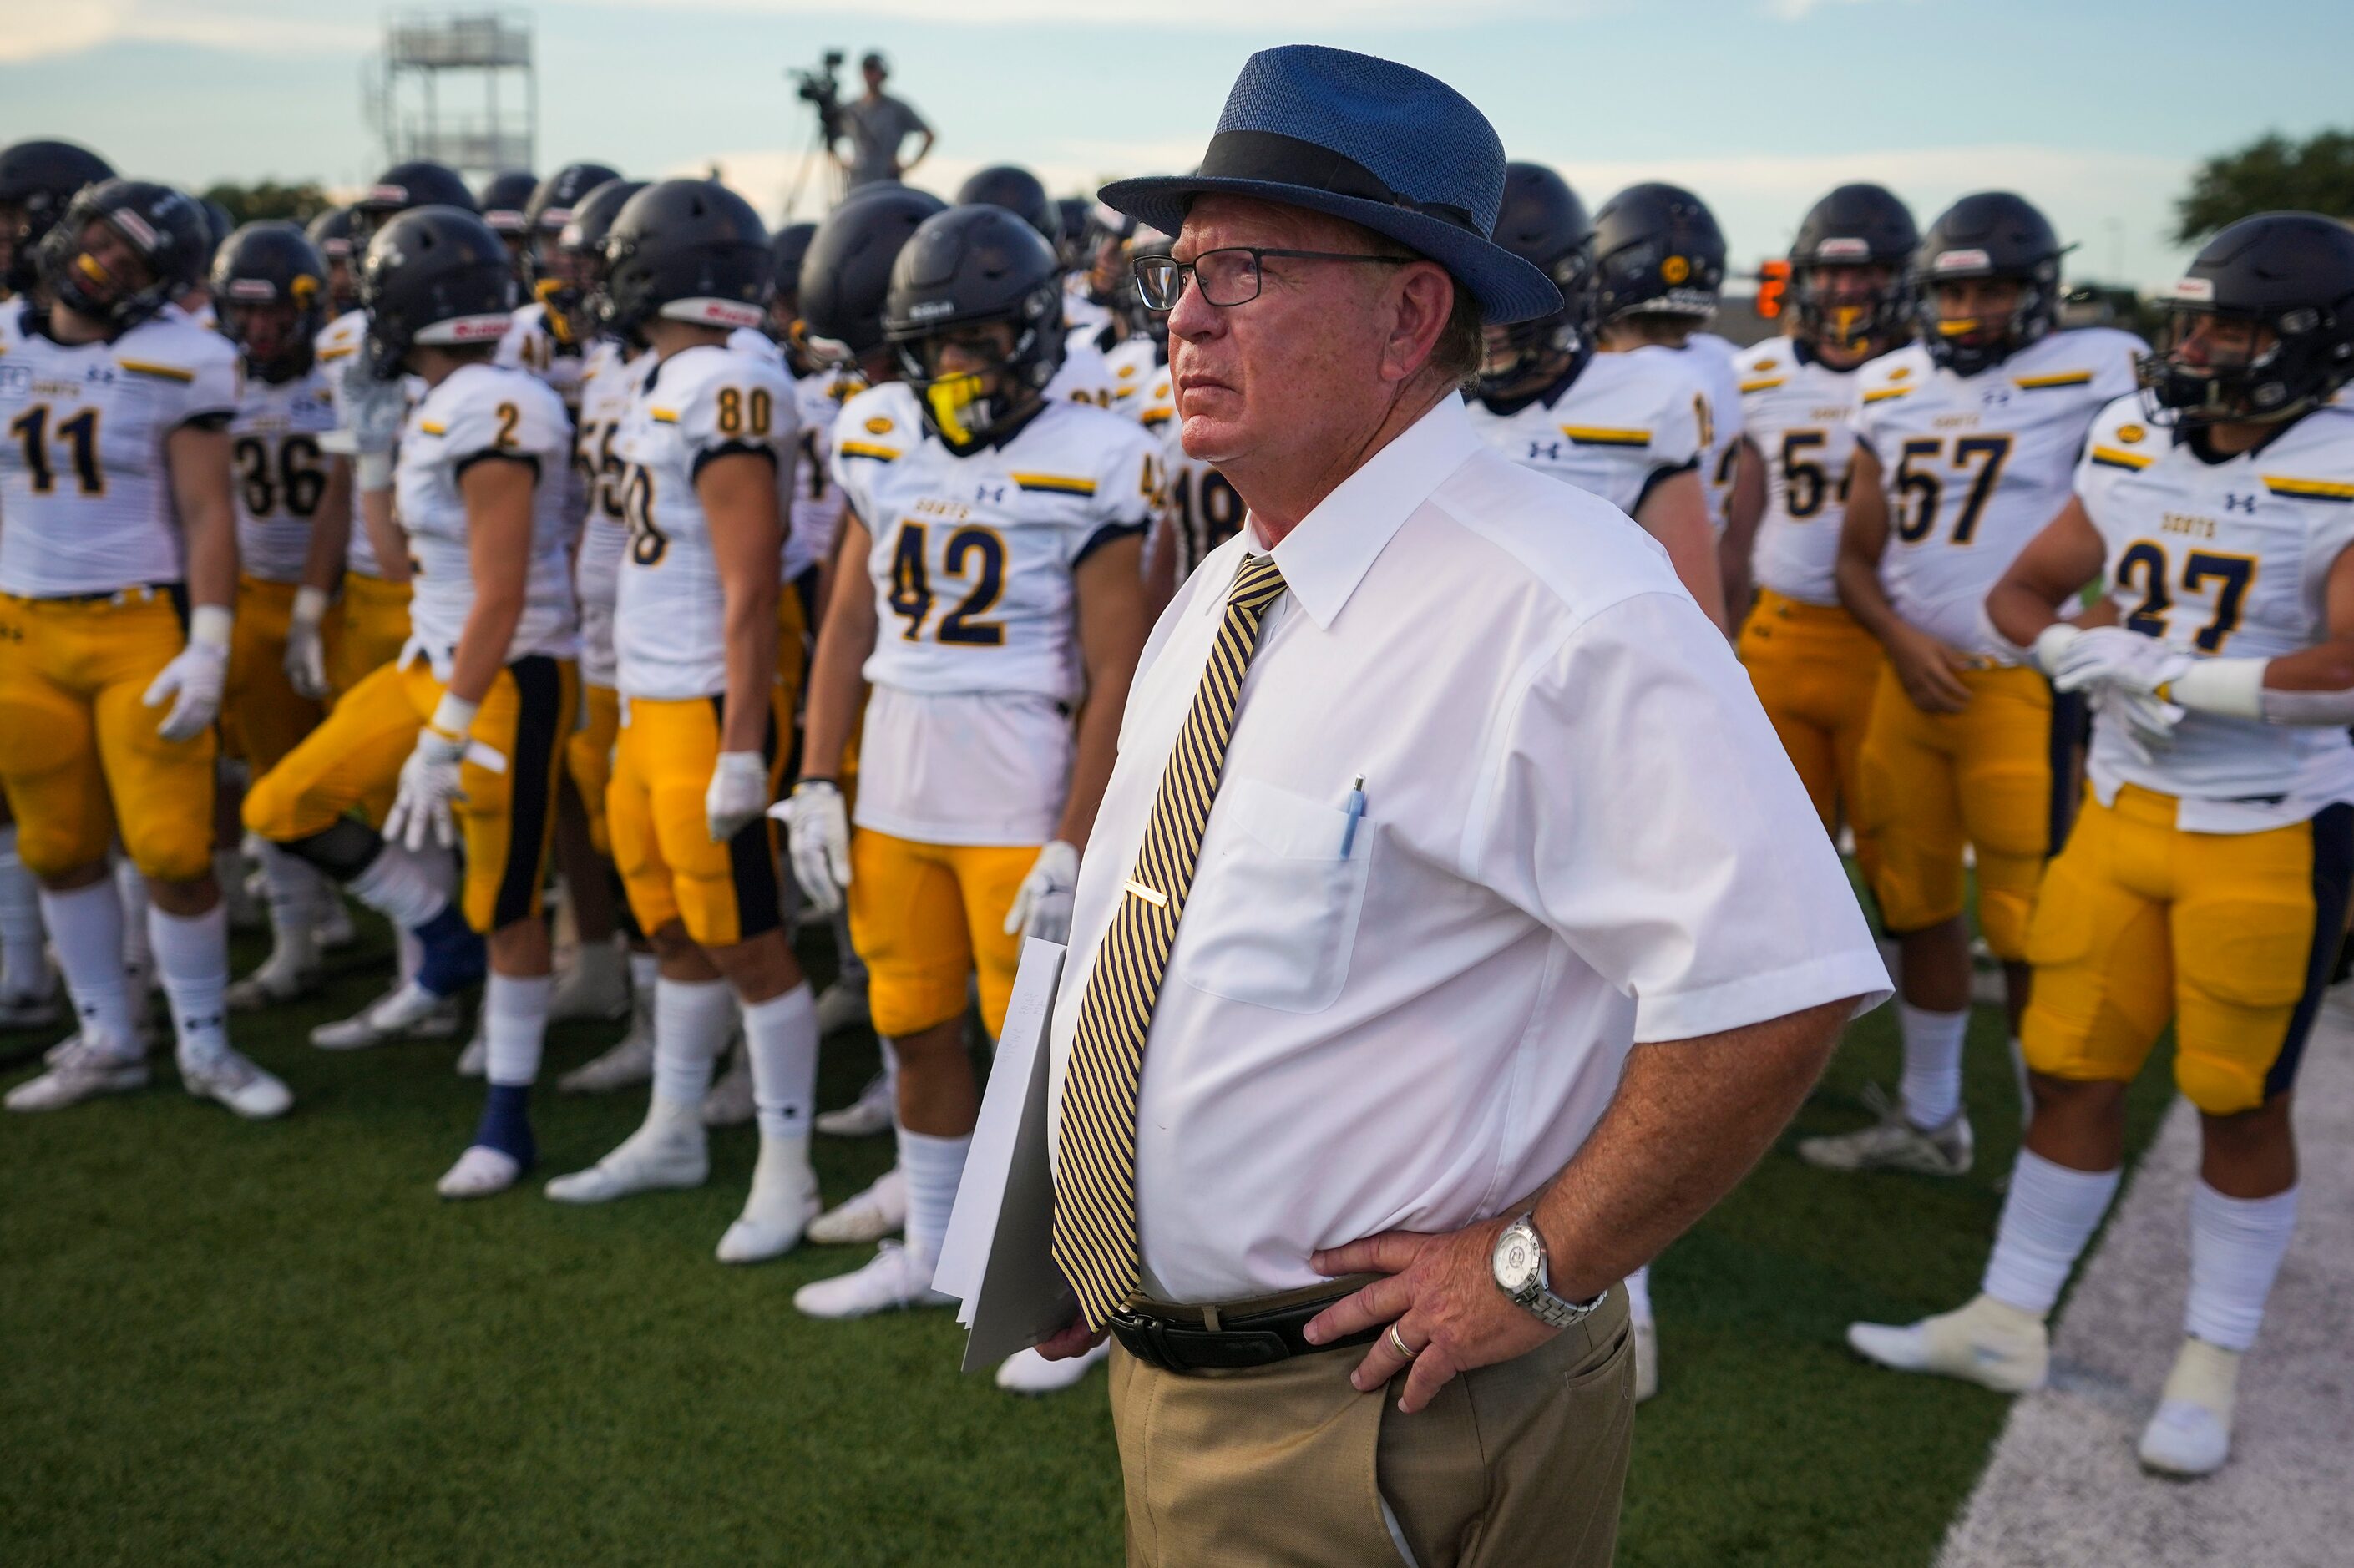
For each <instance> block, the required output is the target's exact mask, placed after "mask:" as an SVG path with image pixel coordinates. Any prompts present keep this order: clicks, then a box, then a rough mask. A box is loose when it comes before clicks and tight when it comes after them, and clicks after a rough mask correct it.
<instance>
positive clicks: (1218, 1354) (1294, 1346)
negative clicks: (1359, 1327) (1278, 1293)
mask: <svg viewBox="0 0 2354 1568" xmlns="http://www.w3.org/2000/svg"><path fill="white" fill-rule="evenodd" d="M1353 1294H1355V1292H1354V1290H1353V1289H1352V1290H1343V1291H1341V1292H1339V1293H1338V1294H1335V1295H1331V1296H1326V1297H1322V1298H1318V1299H1316V1300H1313V1301H1300V1302H1294V1303H1291V1304H1289V1305H1288V1306H1282V1307H1272V1308H1267V1309H1265V1310H1262V1311H1257V1312H1221V1313H1219V1314H1217V1315H1216V1322H1217V1327H1216V1328H1212V1327H1210V1324H1209V1321H1208V1320H1207V1316H1206V1315H1205V1314H1204V1313H1203V1312H1202V1310H1201V1308H1186V1309H1185V1310H1186V1315H1185V1316H1182V1317H1180V1316H1177V1315H1174V1314H1172V1313H1165V1312H1161V1311H1158V1310H1156V1309H1154V1308H1152V1307H1150V1306H1138V1307H1132V1308H1121V1309H1120V1310H1119V1311H1116V1312H1114V1313H1113V1314H1112V1315H1111V1319H1110V1322H1109V1324H1108V1327H1109V1328H1110V1330H1111V1335H1112V1338H1113V1339H1115V1340H1119V1342H1120V1344H1121V1345H1122V1346H1123V1347H1125V1348H1126V1349H1127V1351H1128V1353H1129V1355H1131V1356H1134V1357H1135V1358H1136V1359H1137V1360H1138V1361H1142V1362H1144V1363H1145V1364H1146V1365H1147V1366H1152V1367H1158V1368H1160V1369H1161V1371H1162V1372H1214V1371H1221V1370H1231V1369H1234V1368H1237V1367H1264V1366H1272V1365H1273V1364H1274V1363H1276V1362H1277V1361H1289V1360H1290V1359H1291V1358H1292V1357H1294V1356H1308V1355H1314V1354H1316V1353H1317V1352H1318V1351H1337V1350H1341V1349H1344V1348H1346V1347H1348V1346H1351V1345H1370V1344H1372V1343H1373V1340H1375V1338H1377V1337H1378V1336H1379V1335H1380V1333H1381V1330H1380V1329H1379V1328H1372V1329H1367V1330H1365V1331H1364V1332H1363V1333H1361V1334H1351V1335H1350V1336H1348V1337H1347V1338H1346V1339H1341V1340H1331V1341H1329V1342H1327V1343H1325V1344H1320V1345H1311V1344H1310V1343H1309V1342H1308V1340H1306V1339H1305V1338H1303V1337H1302V1335H1301V1333H1300V1330H1303V1329H1305V1328H1307V1327H1308V1322H1309V1319H1311V1318H1314V1317H1315V1316H1316V1315H1317V1314H1318V1313H1320V1312H1321V1311H1323V1310H1324V1309H1325V1308H1328V1307H1330V1306H1331V1305H1332V1303H1334V1302H1335V1301H1339V1300H1341V1299H1342V1298H1345V1297H1348V1296H1351V1295H1353Z"/></svg>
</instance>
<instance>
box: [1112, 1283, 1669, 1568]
mask: <svg viewBox="0 0 2354 1568" xmlns="http://www.w3.org/2000/svg"><path fill="white" fill-rule="evenodd" d="M1364 1355H1365V1348H1364V1347H1362V1346H1360V1347H1357V1348H1355V1349H1348V1350H1338V1351H1323V1352H1320V1353H1319V1354H1315V1355H1309V1356H1296V1357H1294V1358H1292V1359H1291V1360H1289V1361H1278V1363H1276V1364H1275V1365H1273V1366H1269V1367H1254V1368H1250V1369H1247V1370H1244V1371H1235V1372H1195V1373H1190V1374H1186V1373H1178V1372H1161V1371H1158V1370H1156V1369H1154V1368H1152V1367H1149V1366H1147V1365H1145V1364H1144V1363H1142V1362H1141V1361H1137V1360H1136V1359H1135V1358H1134V1357H1132V1356H1130V1355H1129V1353H1128V1352H1127V1351H1125V1350H1122V1349H1120V1348H1119V1346H1117V1345H1115V1346H1114V1347H1113V1349H1112V1354H1111V1405H1112V1425H1113V1427H1114V1429H1115V1430H1116V1431H1117V1433H1118V1435H1119V1465H1120V1474H1121V1478H1122V1480H1123V1481H1124V1482H1125V1483H1126V1487H1127V1494H1128V1561H1129V1564H1130V1565H1131V1568H1202V1565H1210V1564H1214V1565H1215V1568H1262V1565H1264V1568H1276V1565H1278V1564H1282V1565H1284V1568H1326V1565H1330V1568H1368V1565H1374V1564H1379V1565H1384V1568H1386V1565H1387V1564H1390V1563H1402V1562H1405V1561H1406V1559H1405V1557H1404V1556H1403V1555H1402V1554H1401V1553H1400V1552H1399V1550H1398V1545H1397V1540H1398V1537H1399V1536H1403V1537H1404V1539H1405V1543H1406V1546H1407V1548H1408V1549H1409V1550H1410V1551H1411V1552H1413V1559H1412V1561H1413V1562H1414V1563H1416V1568H1519V1565H1521V1564H1535V1563H1543V1564H1548V1565H1553V1564H1559V1565H1561V1568H1603V1565H1606V1564H1607V1563H1609V1562H1610V1560H1611V1554H1612V1552H1613V1551H1614V1550H1615V1548H1616V1546H1617V1533H1618V1502H1619V1495H1620V1492H1621V1490H1622V1489H1623V1488H1624V1486H1625V1483H1626V1478H1627V1455H1628V1446H1629V1445H1630V1443H1631V1442H1632V1440H1633V1436H1634V1430H1635V1358H1634V1335H1633V1332H1632V1330H1630V1328H1629V1325H1628V1313H1627V1293H1626V1292H1625V1291H1624V1290H1613V1291H1612V1292H1611V1293H1610V1299H1609V1301H1608V1302H1607V1303H1606V1304H1605V1305H1604V1306H1603V1308H1601V1309H1600V1310H1599V1311H1597V1312H1596V1313H1595V1315H1594V1316H1593V1317H1591V1318H1589V1319H1586V1320H1585V1322H1584V1323H1581V1324H1579V1325H1578V1326H1577V1327H1576V1328H1574V1329H1569V1330H1564V1331H1563V1332H1562V1333H1560V1334H1558V1335H1556V1336H1554V1338H1553V1340H1551V1342H1549V1343H1547V1344H1545V1345H1543V1347H1541V1348H1539V1349H1537V1350H1535V1351H1531V1352H1530V1353H1529V1354H1527V1355H1525V1356H1522V1357H1521V1358H1520V1359H1519V1360H1518V1361H1506V1362H1503V1363H1501V1364H1500V1365H1497V1366H1491V1367H1482V1368H1480V1369H1479V1371H1477V1372H1469V1373H1466V1374H1464V1375H1462V1376H1459V1377H1458V1378H1456V1379H1455V1380H1454V1381H1452V1382H1451V1383H1447V1386H1446V1388H1445V1389H1443V1390H1442V1391H1441V1392H1440V1393H1439V1395H1438V1397H1437V1399H1435V1400H1433V1401H1432V1402H1431V1404H1430V1405H1429V1407H1428V1408H1426V1409H1425V1410H1422V1411H1419V1412H1417V1413H1416V1414H1412V1415H1404V1414H1399V1412H1398V1409H1397V1399H1398V1395H1399V1394H1400V1393H1402V1392H1403V1390H1404V1388H1405V1376H1404V1374H1403V1373H1401V1374H1400V1375H1399V1376H1398V1377H1397V1378H1396V1379H1394V1380H1393V1382H1392V1383H1390V1385H1389V1387H1388V1388H1387V1389H1386V1390H1385V1391H1384V1392H1383V1393H1379V1394H1370V1393H1358V1392H1357V1391H1356V1390H1355V1389H1353V1388H1352V1387H1350V1386H1349V1373H1350V1372H1352V1370H1353V1369H1354V1368H1355V1367H1356V1365H1357V1363H1358V1361H1361V1360H1363V1357H1364ZM1384 1503H1386V1504H1387V1505H1388V1511H1389V1514H1390V1516H1391V1517H1392V1518H1394V1520H1395V1521H1396V1525H1397V1533H1396V1535H1393V1533H1392V1531H1391V1528H1390V1522H1389V1520H1388V1519H1385V1518H1384V1507H1383V1505H1384Z"/></svg>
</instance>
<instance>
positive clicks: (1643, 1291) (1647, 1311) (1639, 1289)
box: [1627, 1263, 1651, 1323]
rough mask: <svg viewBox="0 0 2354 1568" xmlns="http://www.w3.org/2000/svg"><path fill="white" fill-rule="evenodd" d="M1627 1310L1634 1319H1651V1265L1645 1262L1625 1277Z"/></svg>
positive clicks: (1643, 1320)
mask: <svg viewBox="0 0 2354 1568" xmlns="http://www.w3.org/2000/svg"><path fill="white" fill-rule="evenodd" d="M1627 1310H1628V1311H1629V1312H1631V1313H1633V1314H1634V1317H1635V1321H1637V1322H1638V1323H1648V1322H1649V1321H1651V1266H1650V1265H1649V1264H1648V1263H1647V1264H1645V1265H1644V1266H1642V1267H1640V1268H1638V1269H1637V1270H1636V1271H1635V1272H1634V1273H1632V1274H1630V1275H1628V1277H1627Z"/></svg>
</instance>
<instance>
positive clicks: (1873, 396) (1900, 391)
mask: <svg viewBox="0 0 2354 1568" xmlns="http://www.w3.org/2000/svg"><path fill="white" fill-rule="evenodd" d="M1919 390H1920V388H1919V387H1881V388H1879V389H1878V390H1877V391H1872V392H1867V393H1865V394H1864V395H1863V400H1864V401H1865V402H1867V403H1884V402H1886V401H1887V400H1888V399H1889V398H1891V397H1903V396H1904V395H1905V394H1906V393H1908V392H1917V391H1919Z"/></svg>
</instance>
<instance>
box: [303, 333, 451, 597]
mask: <svg viewBox="0 0 2354 1568" xmlns="http://www.w3.org/2000/svg"><path fill="white" fill-rule="evenodd" d="M312 351H313V358H314V359H315V360H316V361H317V363H318V365H319V367H320V368H321V369H322V370H323V371H325V372H326V374H327V396H328V397H329V398H330V399H331V400H333V401H334V404H335V407H336V412H337V426H338V428H341V424H342V419H341V414H342V398H343V391H344V375H345V372H346V371H347V370H349V369H350V368H351V363H352V361H353V359H354V358H355V356H357V355H362V354H365V353H366V352H367V313H366V311H346V312H345V313H343V314H342V315H340V316H337V317H336V318H335V319H334V321H331V322H329V323H327V324H326V325H325V326H324V327H323V328H321V329H320V332H319V335H318V337H317V338H316V339H315V340H313V344H312ZM401 385H402V386H403V387H406V388H407V389H408V406H409V408H411V409H414V408H416V407H417V403H418V399H419V398H421V397H424V396H425V383H424V382H423V381H421V380H419V378H418V377H416V376H402V377H401ZM349 526H350V528H351V531H352V537H351V544H350V545H349V546H348V547H347V548H346V550H345V555H344V569H345V571H349V572H356V573H358V574H359V575H360V576H361V577H382V576H384V564H383V563H382V562H381V561H379V560H377V559H376V541H375V540H373V539H371V538H369V537H368V531H367V530H366V528H365V527H363V526H361V524H360V517H359V502H358V497H357V496H356V495H355V496H354V497H353V503H352V515H351V517H350V519H349Z"/></svg>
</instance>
